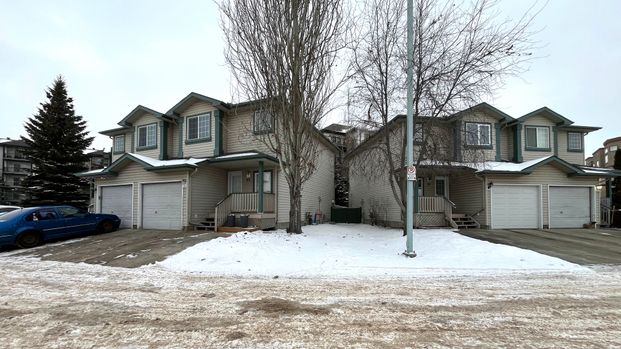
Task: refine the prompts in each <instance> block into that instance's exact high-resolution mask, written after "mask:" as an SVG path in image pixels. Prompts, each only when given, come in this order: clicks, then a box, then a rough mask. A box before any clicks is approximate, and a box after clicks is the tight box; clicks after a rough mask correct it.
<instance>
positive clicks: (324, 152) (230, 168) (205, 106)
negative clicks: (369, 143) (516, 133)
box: [82, 93, 338, 229]
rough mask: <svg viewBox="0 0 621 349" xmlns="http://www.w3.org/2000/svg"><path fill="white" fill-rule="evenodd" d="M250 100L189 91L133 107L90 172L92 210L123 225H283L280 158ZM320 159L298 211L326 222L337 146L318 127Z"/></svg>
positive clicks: (265, 120)
mask: <svg viewBox="0 0 621 349" xmlns="http://www.w3.org/2000/svg"><path fill="white" fill-rule="evenodd" d="M270 120H271V116H270V114H269V113H266V112H263V111H261V110H257V106H256V104H255V103H253V102H245V103H239V104H230V103H225V102H222V101H219V100H217V99H213V98H210V97H206V96H203V95H200V94H198V93H190V94H189V95H188V96H187V97H185V98H183V99H182V100H181V101H179V103H177V104H176V105H174V106H173V107H172V108H170V110H168V111H167V112H165V113H160V112H157V111H155V110H152V109H149V108H147V107H143V106H138V107H136V108H135V109H134V110H132V111H131V112H130V113H129V114H128V115H127V116H126V117H124V118H123V119H122V120H121V121H120V122H119V123H118V124H119V127H117V128H114V129H111V130H106V131H102V132H101V134H104V135H107V136H109V137H110V138H111V139H112V142H113V146H112V164H111V165H110V166H109V167H107V168H105V169H104V170H95V171H89V172H86V173H84V174H82V175H83V176H87V177H91V178H94V182H95V190H96V198H97V199H96V202H95V210H96V212H102V213H114V214H116V215H118V216H119V217H121V219H122V226H123V227H131V228H142V229H186V228H188V227H191V226H192V225H201V226H210V227H213V228H215V229H218V228H220V227H221V226H222V225H223V224H224V223H225V222H226V220H227V217H228V216H229V215H231V214H233V215H236V218H237V219H239V218H240V215H247V216H248V218H249V224H251V225H256V226H258V227H260V228H268V227H285V226H286V225H287V224H288V222H289V191H288V186H287V182H286V180H285V179H284V177H283V175H282V173H281V171H280V168H279V163H278V159H277V158H276V157H275V155H274V154H272V153H271V152H270V151H269V149H268V148H267V147H266V146H265V145H264V143H262V142H261V141H260V139H259V138H258V137H259V135H264V134H269V133H271V132H273V131H274V124H273V120H271V121H270ZM316 142H317V147H318V149H319V156H318V160H317V168H316V171H315V173H314V175H313V176H312V177H311V178H310V179H309V180H308V181H307V182H306V183H305V184H304V187H303V192H302V212H303V213H305V212H309V213H311V214H313V215H314V214H316V213H317V212H318V211H319V212H321V213H322V214H324V215H325V219H329V214H330V205H331V203H332V201H333V200H334V156H335V152H337V151H338V150H337V149H336V147H335V146H334V145H333V144H332V143H331V142H330V141H329V140H328V139H326V138H325V137H324V136H323V135H321V133H319V132H318V131H317V137H316Z"/></svg>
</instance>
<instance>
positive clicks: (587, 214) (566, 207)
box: [550, 187, 591, 228]
mask: <svg viewBox="0 0 621 349" xmlns="http://www.w3.org/2000/svg"><path fill="white" fill-rule="evenodd" d="M590 192H591V190H590V188H589V187H550V228H582V225H583V224H585V223H590V222H591V195H590Z"/></svg>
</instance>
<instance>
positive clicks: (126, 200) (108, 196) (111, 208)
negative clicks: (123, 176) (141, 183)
mask: <svg viewBox="0 0 621 349" xmlns="http://www.w3.org/2000/svg"><path fill="white" fill-rule="evenodd" d="M100 195H101V208H100V210H99V211H100V213H109V214H114V215H117V216H118V217H119V218H120V219H121V225H120V227H121V228H131V226H132V224H133V222H132V217H133V214H132V186H131V185H116V186H105V187H100Z"/></svg>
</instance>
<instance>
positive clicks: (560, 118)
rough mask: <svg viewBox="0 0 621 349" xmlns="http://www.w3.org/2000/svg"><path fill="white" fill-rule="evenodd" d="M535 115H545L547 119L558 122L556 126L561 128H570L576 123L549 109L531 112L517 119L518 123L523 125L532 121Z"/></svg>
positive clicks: (544, 108) (543, 108) (542, 108)
mask: <svg viewBox="0 0 621 349" xmlns="http://www.w3.org/2000/svg"><path fill="white" fill-rule="evenodd" d="M535 115H543V116H545V117H547V118H548V119H551V120H556V124H557V125H559V126H569V125H571V124H573V123H574V122H573V121H571V120H569V119H568V118H566V117H564V116H563V115H561V114H559V113H557V112H555V111H554V110H552V109H550V108H548V107H541V108H539V109H537V110H534V111H531V112H530V113H528V114H525V115H522V116H520V117H519V118H517V119H516V122H517V123H523V122H524V121H526V120H528V119H530V118H531V117H533V116H535Z"/></svg>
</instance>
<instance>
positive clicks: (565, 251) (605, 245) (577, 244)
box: [459, 229, 621, 265]
mask: <svg viewBox="0 0 621 349" xmlns="http://www.w3.org/2000/svg"><path fill="white" fill-rule="evenodd" d="M459 233H460V234H462V235H465V236H469V237H472V238H475V239H479V240H485V241H489V242H493V243H500V244H505V245H510V246H515V247H520V248H526V249H530V250H533V251H537V252H540V253H543V254H546V255H549V256H553V257H558V258H562V259H564V260H566V261H569V262H573V263H577V264H582V265H591V264H621V230H618V229H550V230H532V229H512V230H482V229H467V230H461V231H460V232H459Z"/></svg>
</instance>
